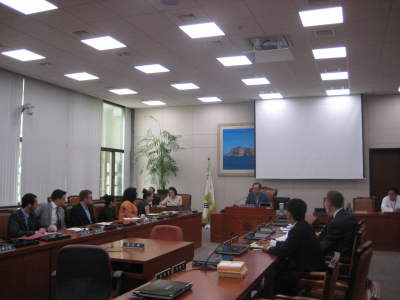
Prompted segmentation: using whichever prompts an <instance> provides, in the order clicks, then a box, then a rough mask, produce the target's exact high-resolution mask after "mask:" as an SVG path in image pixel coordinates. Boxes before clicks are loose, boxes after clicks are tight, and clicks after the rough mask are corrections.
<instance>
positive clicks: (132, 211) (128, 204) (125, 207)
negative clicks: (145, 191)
mask: <svg viewBox="0 0 400 300" xmlns="http://www.w3.org/2000/svg"><path fill="white" fill-rule="evenodd" d="M136 197H137V191H136V188H134V187H129V188H127V189H126V190H125V191H124V195H123V196H122V204H121V207H120V208H119V220H120V221H123V220H124V218H137V217H138V209H137V207H136V205H135V204H134V203H133V202H134V201H135V200H136Z"/></svg>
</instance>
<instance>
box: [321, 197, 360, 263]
mask: <svg viewBox="0 0 400 300" xmlns="http://www.w3.org/2000/svg"><path fill="white" fill-rule="evenodd" d="M343 203H344V198H343V195H342V194H341V193H339V192H337V191H330V192H328V194H327V195H326V200H325V208H326V213H327V214H328V216H330V217H331V219H330V220H329V222H328V224H326V226H325V227H324V229H323V230H322V232H321V233H320V235H319V236H318V241H319V242H320V244H321V248H322V251H323V252H324V254H325V255H328V254H329V255H331V254H332V253H333V251H336V252H340V257H350V256H351V252H352V248H353V242H354V231H355V229H356V227H357V219H356V217H355V216H354V214H353V213H352V212H350V211H347V210H345V209H344V208H343Z"/></svg>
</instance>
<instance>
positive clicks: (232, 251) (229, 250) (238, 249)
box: [217, 246, 249, 256]
mask: <svg viewBox="0 0 400 300" xmlns="http://www.w3.org/2000/svg"><path fill="white" fill-rule="evenodd" d="M248 250H249V247H246V246H222V247H221V250H218V251H217V253H219V254H224V255H233V256H240V255H242V254H243V253H245V252H246V251H248Z"/></svg>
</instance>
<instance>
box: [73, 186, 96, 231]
mask: <svg viewBox="0 0 400 300" xmlns="http://www.w3.org/2000/svg"><path fill="white" fill-rule="evenodd" d="M79 200H80V203H78V204H76V205H74V206H73V207H72V209H71V212H70V216H69V218H70V224H71V227H75V226H80V225H90V224H94V223H96V219H95V217H94V214H93V206H92V204H93V198H92V191H89V190H83V191H81V192H80V193H79Z"/></svg>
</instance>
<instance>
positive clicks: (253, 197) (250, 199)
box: [246, 182, 271, 206]
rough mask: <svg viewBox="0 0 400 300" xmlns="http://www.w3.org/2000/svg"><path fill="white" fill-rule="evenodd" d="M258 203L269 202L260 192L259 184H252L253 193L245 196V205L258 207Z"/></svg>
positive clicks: (265, 195)
mask: <svg viewBox="0 0 400 300" xmlns="http://www.w3.org/2000/svg"><path fill="white" fill-rule="evenodd" d="M260 202H271V201H270V200H269V198H268V195H267V194H265V193H262V192H261V183H258V182H255V183H253V191H252V192H251V193H249V194H248V195H247V199H246V204H253V205H256V206H258V205H259V204H260Z"/></svg>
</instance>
